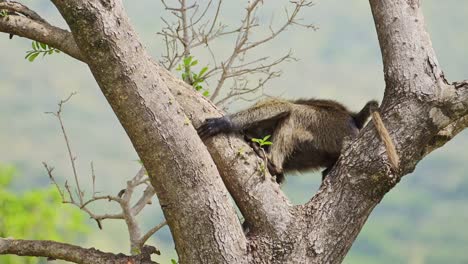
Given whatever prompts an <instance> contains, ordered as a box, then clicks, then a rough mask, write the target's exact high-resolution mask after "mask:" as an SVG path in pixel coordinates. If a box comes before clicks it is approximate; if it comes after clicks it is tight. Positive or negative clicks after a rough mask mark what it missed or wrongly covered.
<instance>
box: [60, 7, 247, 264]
mask: <svg viewBox="0 0 468 264" xmlns="http://www.w3.org/2000/svg"><path fill="white" fill-rule="evenodd" d="M53 3H54V4H55V5H56V7H57V8H58V10H59V11H60V13H61V14H62V16H63V17H64V18H65V20H66V22H67V23H68V25H69V26H70V29H71V32H72V34H73V36H74V39H75V41H76V43H77V46H78V47H79V49H80V51H81V54H82V55H83V57H84V58H85V60H86V61H87V62H88V65H89V68H90V70H91V72H92V74H93V76H94V77H95V79H96V81H97V82H98V84H99V86H100V88H101V90H102V92H103V93H104V95H105V96H106V98H107V100H108V102H109V104H110V105H111V107H112V109H113V110H114V112H115V113H116V115H117V117H118V118H119V121H120V122H121V124H122V125H123V127H124V129H125V131H126V132H127V134H128V135H129V137H130V139H131V141H132V143H133V145H134V147H135V149H136V151H137V153H138V155H139V156H140V158H141V160H142V161H143V163H144V165H145V168H146V169H147V171H148V173H149V175H150V177H151V180H152V184H153V186H154V188H155V190H156V193H157V194H158V198H159V201H160V204H161V207H162V209H163V212H164V215H165V217H166V219H167V221H168V224H169V226H170V228H171V232H172V233H173V236H174V238H175V240H176V249H177V251H178V252H183V253H184V254H181V256H180V261H181V262H182V263H197V262H199V263H223V262H227V263H243V262H245V260H244V259H245V257H244V256H245V239H244V237H243V233H242V230H241V228H240V225H239V221H238V219H237V216H236V213H235V210H234V208H233V207H232V205H231V204H230V200H229V195H228V192H227V190H226V188H225V187H224V185H223V182H222V181H221V178H220V177H219V173H218V171H217V170H216V166H215V165H214V163H213V162H212V160H211V159H210V156H209V153H208V152H207V151H206V148H205V147H204V145H203V143H202V142H201V140H200V139H199V137H198V136H197V134H196V132H195V130H194V128H193V126H192V125H191V124H190V120H189V119H188V118H187V116H186V115H185V113H184V111H183V110H182V108H181V107H180V106H179V104H178V102H177V101H176V100H175V98H174V96H173V95H172V94H171V93H170V92H169V90H168V89H167V86H166V85H165V84H164V82H162V80H161V79H160V78H159V75H158V74H157V72H156V71H155V70H154V66H153V63H152V61H151V59H150V57H149V56H148V55H147V54H146V52H145V51H144V49H143V47H142V45H141V43H140V42H139V40H138V37H137V36H136V33H135V32H134V30H133V29H132V28H131V26H130V24H129V22H128V18H127V16H126V14H125V13H124V11H123V7H122V3H121V1H53ZM194 245H199V246H198V247H195V246H194ZM208 249H210V250H208Z"/></svg>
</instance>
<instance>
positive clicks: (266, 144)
mask: <svg viewBox="0 0 468 264" xmlns="http://www.w3.org/2000/svg"><path fill="white" fill-rule="evenodd" d="M270 145H273V142H271V141H267V142H263V143H262V146H270Z"/></svg>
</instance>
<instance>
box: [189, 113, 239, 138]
mask: <svg viewBox="0 0 468 264" xmlns="http://www.w3.org/2000/svg"><path fill="white" fill-rule="evenodd" d="M231 128H232V123H231V121H230V120H229V118H228V117H225V116H223V117H220V118H208V119H206V120H205V123H203V124H202V125H201V126H200V127H199V128H197V132H198V135H199V136H200V138H202V139H206V138H209V137H212V136H214V135H216V134H219V133H223V132H229V131H230V130H231Z"/></svg>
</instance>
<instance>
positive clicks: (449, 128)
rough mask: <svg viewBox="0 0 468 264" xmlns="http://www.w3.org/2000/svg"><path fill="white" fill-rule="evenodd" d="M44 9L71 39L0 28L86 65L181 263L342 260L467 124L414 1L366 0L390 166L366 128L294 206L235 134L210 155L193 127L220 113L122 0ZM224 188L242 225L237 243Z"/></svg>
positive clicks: (51, 32)
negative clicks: (152, 49) (163, 55)
mask: <svg viewBox="0 0 468 264" xmlns="http://www.w3.org/2000/svg"><path fill="white" fill-rule="evenodd" d="M53 2H54V4H55V5H56V6H57V8H58V9H59V11H60V12H61V14H62V16H63V17H64V18H65V20H66V21H67V23H68V25H69V26H70V28H71V32H72V34H73V36H72V35H71V33H69V32H67V31H65V30H62V29H58V28H55V27H53V26H50V25H48V23H46V22H43V21H37V20H34V19H33V18H29V17H19V16H11V18H10V19H9V20H8V21H7V20H6V19H1V18H0V31H3V32H8V33H14V34H17V35H20V36H24V37H28V38H31V39H36V40H40V41H41V42H44V43H47V44H50V45H51V46H54V47H56V48H59V49H60V50H62V51H64V52H65V53H67V54H69V55H71V56H73V57H75V58H77V59H79V60H81V61H83V62H85V63H87V64H88V65H89V67H90V69H91V72H92V73H93V75H94V77H95V78H96V81H97V82H98V84H99V86H100V88H101V89H102V91H103V93H104V95H105V96H106V98H107V99H108V101H109V104H110V105H111V107H112V108H113V109H114V111H115V113H116V115H117V117H118V118H119V120H120V122H121V123H122V125H123V127H124V128H125V130H126V131H127V133H128V135H129V137H130V139H131V141H132V143H133V145H134V146H135V149H136V150H137V152H138V154H139V156H140V157H141V159H142V161H143V163H144V165H145V167H146V168H147V170H148V172H149V174H150V176H151V179H152V184H153V186H154V188H155V190H156V192H157V194H158V198H159V200H160V203H161V206H162V208H163V211H164V214H165V216H166V218H167V220H168V224H169V227H170V229H171V232H172V234H173V236H174V239H175V243H176V249H177V252H178V254H179V260H180V263H340V262H341V261H342V260H343V258H344V256H345V255H346V253H347V252H348V251H349V249H350V247H351V245H352V243H353V242H354V240H355V238H356V237H357V235H358V233H359V232H360V230H361V228H362V226H363V225H364V223H365V222H366V220H367V218H368V216H369V214H370V213H371V212H372V210H373V208H374V207H375V206H376V205H377V204H378V203H379V202H380V201H381V199H382V198H383V196H384V195H385V194H386V193H387V192H388V191H389V190H390V189H391V188H393V187H394V186H395V185H396V184H397V183H398V182H399V180H400V179H401V177H402V176H404V175H406V174H407V173H409V172H411V171H413V170H414V168H415V166H416V164H417V163H418V162H419V161H420V160H421V159H422V158H423V157H424V156H425V155H427V154H429V153H430V152H431V151H433V150H434V149H436V148H438V147H441V146H442V145H443V144H444V143H445V142H447V141H449V140H450V139H451V138H453V137H454V136H455V135H456V134H457V133H459V132H460V131H462V130H463V129H464V128H465V127H466V126H467V125H468V117H467V116H466V115H467V114H468V92H467V89H468V84H467V82H465V81H462V82H457V83H454V84H449V83H448V82H447V80H446V79H445V78H444V75H443V73H442V70H441V69H440V67H439V64H438V62H437V58H436V56H435V52H434V50H433V49H432V45H431V41H430V37H429V35H428V33H427V32H426V30H425V28H424V17H423V15H422V13H421V9H420V2H419V1H417V0H394V1H384V0H370V4H371V8H372V13H373V16H374V20H375V24H376V29H377V34H378V38H379V43H380V46H381V51H382V58H383V64H384V75H385V82H386V89H385V95H384V99H383V102H382V105H381V109H380V112H381V115H382V119H383V122H384V123H385V126H386V127H387V129H388V130H389V132H390V136H391V137H392V138H393V140H394V143H395V146H396V149H397V152H398V155H399V157H400V167H399V169H398V170H394V169H392V167H391V166H390V164H389V162H388V157H387V156H386V152H385V148H384V145H383V143H382V142H381V141H380V139H379V137H378V135H377V133H376V130H375V128H374V127H373V125H372V123H371V124H369V125H368V126H367V127H365V128H364V129H363V131H362V132H361V133H360V135H359V137H358V138H357V139H356V140H355V141H353V142H351V143H349V144H348V145H347V146H345V147H344V149H343V153H342V155H341V157H340V159H339V161H338V163H337V164H336V166H335V167H334V169H333V170H332V171H331V172H330V174H329V177H327V180H326V181H325V182H323V184H322V186H321V188H320V190H319V191H318V193H317V194H316V195H315V196H314V197H313V198H312V199H311V200H310V201H309V202H308V203H306V204H305V205H302V206H292V205H291V203H290V202H289V201H288V199H287V198H286V197H285V195H284V194H283V193H282V192H281V190H280V189H279V187H278V185H277V184H276V183H275V182H274V181H272V180H271V177H270V176H269V175H267V174H266V175H265V174H264V173H263V172H262V171H261V170H260V165H261V162H262V161H261V160H260V159H259V158H258V157H256V156H255V155H254V154H253V151H252V150H251V149H250V148H249V147H248V145H247V144H246V143H245V142H244V141H243V140H241V139H240V138H239V137H238V136H235V135H221V136H218V137H215V138H213V139H210V140H208V142H206V143H207V146H208V148H209V151H210V154H211V156H210V155H209V154H208V152H207V151H206V148H205V147H204V145H203V143H202V142H201V141H200V139H199V138H198V136H197V135H196V133H195V130H194V129H193V126H192V122H193V124H195V126H198V125H199V124H200V122H201V121H202V120H204V119H205V118H207V117H214V116H220V115H221V113H220V111H218V110H217V109H216V107H215V106H214V105H212V104H211V103H210V102H209V101H208V100H207V99H205V98H203V97H202V96H200V95H199V94H198V93H196V92H195V91H194V90H193V89H192V88H191V87H189V86H187V85H186V84H185V83H184V82H182V81H181V80H177V79H176V78H175V77H174V76H172V75H171V74H170V73H169V72H167V71H165V70H164V69H163V68H162V67H160V66H159V65H158V64H157V63H155V62H154V61H152V59H151V58H149V56H148V55H147V54H146V52H145V50H144V49H143V48H142V46H141V44H140V42H139V41H138V38H137V36H136V34H135V32H134V31H133V29H132V28H131V26H130V25H129V22H128V19H127V17H126V15H125V13H124V12H123V9H122V3H121V1H119V0H116V1H108V0H100V1H98V0H81V1H72V0H69V1H61V0H54V1H53ZM38 30H43V31H41V32H46V33H47V34H48V36H47V37H43V36H40V35H38V34H37V31H38ZM44 30H45V31H44ZM58 39H64V40H66V41H64V42H60V41H57V40H58ZM213 161H214V162H213ZM215 164H216V166H215ZM228 191H229V193H230V194H231V195H232V197H233V198H234V200H235V202H236V205H237V206H238V207H239V208H240V210H241V212H242V214H243V216H244V217H245V219H246V220H247V221H248V223H249V224H250V226H251V231H250V232H249V233H248V234H247V236H244V234H243V233H242V231H241V228H240V223H239V221H238V220H237V218H236V215H235V211H234V209H233V208H232V205H231V204H230V200H229V195H228ZM18 243H20V242H18ZM0 249H1V248H0ZM8 253H13V254H20V253H21V252H20V251H14V250H10V251H8ZM0 254H1V250H0ZM44 254H45V253H44ZM47 256H48V255H47ZM63 259H65V258H63ZM77 263H98V262H89V261H87V260H82V262H77Z"/></svg>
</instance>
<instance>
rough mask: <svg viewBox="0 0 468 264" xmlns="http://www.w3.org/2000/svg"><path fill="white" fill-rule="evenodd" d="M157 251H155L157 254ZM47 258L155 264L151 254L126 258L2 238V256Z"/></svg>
mask: <svg viewBox="0 0 468 264" xmlns="http://www.w3.org/2000/svg"><path fill="white" fill-rule="evenodd" d="M155 252H156V251H154V253H155ZM5 254H14V255H18V256H33V257H47V258H50V259H61V260H66V261H70V262H74V263H79V264H107V263H115V264H119V263H121V264H128V263H135V264H137V263H140V264H155V263H156V262H153V261H151V258H150V255H149V254H144V255H143V254H142V255H138V256H126V255H124V254H113V253H106V252H102V251H99V250H97V249H94V248H89V249H86V248H82V247H78V246H74V245H70V244H65V243H59V242H54V241H46V240H42V241H41V240H20V239H3V238H0V255H5Z"/></svg>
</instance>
